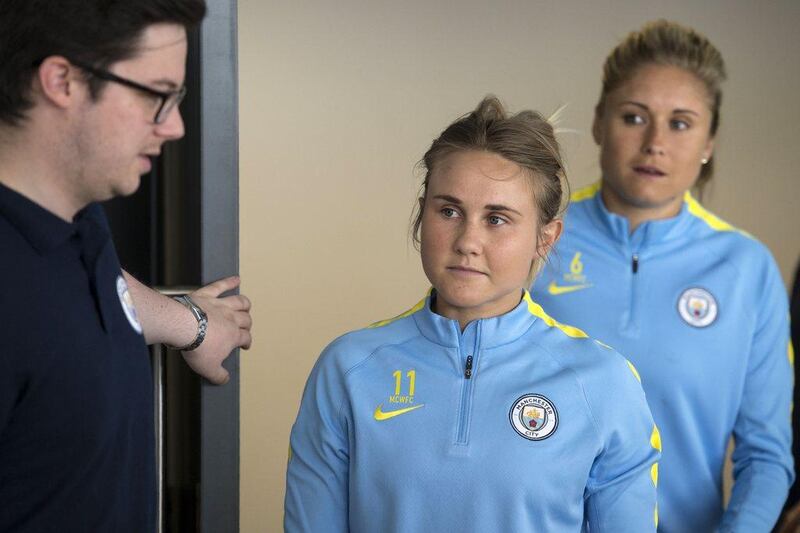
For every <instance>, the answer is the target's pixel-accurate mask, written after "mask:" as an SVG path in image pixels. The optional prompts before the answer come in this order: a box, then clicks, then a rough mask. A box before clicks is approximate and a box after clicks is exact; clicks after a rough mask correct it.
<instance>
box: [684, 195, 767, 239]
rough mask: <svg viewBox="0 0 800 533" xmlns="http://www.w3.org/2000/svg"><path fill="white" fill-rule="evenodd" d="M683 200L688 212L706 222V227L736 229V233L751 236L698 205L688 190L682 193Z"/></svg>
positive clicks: (726, 229)
mask: <svg viewBox="0 0 800 533" xmlns="http://www.w3.org/2000/svg"><path fill="white" fill-rule="evenodd" d="M683 201H684V202H685V203H686V209H687V210H688V211H689V213H691V214H693V215H694V216H696V217H697V218H699V219H700V220H702V221H703V222H705V223H706V224H708V227H710V228H711V229H713V230H716V231H736V232H738V233H741V234H742V235H745V236H747V237H750V238H752V236H751V235H750V234H749V233H747V232H746V231H742V230H740V229H738V228H735V227H733V226H732V225H730V224H728V223H727V222H725V221H724V220H722V219H721V218H719V217H718V216H717V215H715V214H714V213H712V212H711V211H709V210H708V209H706V208H705V207H703V206H702V205H700V202H698V201H697V200H695V198H694V196H692V193H690V192H689V191H686V192H685V193H684V194H683Z"/></svg>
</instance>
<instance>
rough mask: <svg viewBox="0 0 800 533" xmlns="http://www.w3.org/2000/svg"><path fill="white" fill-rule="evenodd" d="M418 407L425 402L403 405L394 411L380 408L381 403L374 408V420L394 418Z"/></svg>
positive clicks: (423, 405) (422, 405) (381, 406)
mask: <svg viewBox="0 0 800 533" xmlns="http://www.w3.org/2000/svg"><path fill="white" fill-rule="evenodd" d="M420 407H425V404H424V403H423V404H421V405H415V406H414V407H405V408H403V409H398V410H396V411H387V412H384V411H382V410H381V409H382V408H383V404H380V405H379V406H378V407H376V408H375V415H374V416H375V420H378V421H381V420H389V419H390V418H394V417H396V416H400V415H404V414H406V413H410V412H411V411H413V410H414V409H419V408H420Z"/></svg>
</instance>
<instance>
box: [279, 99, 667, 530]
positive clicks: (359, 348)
mask: <svg viewBox="0 0 800 533" xmlns="http://www.w3.org/2000/svg"><path fill="white" fill-rule="evenodd" d="M423 163H424V168H425V170H426V172H427V173H426V176H425V181H424V183H423V187H422V194H421V197H420V199H419V211H418V213H417V218H416V222H415V224H414V235H415V239H416V240H417V242H418V243H419V245H420V249H421V255H422V266H423V270H424V271H425V274H426V276H427V277H428V279H429V280H430V282H431V285H432V286H433V288H432V289H431V291H430V292H429V293H428V295H427V296H426V297H425V298H423V299H422V300H421V301H420V302H419V303H418V304H417V305H416V306H414V307H413V308H411V309H410V310H408V311H406V312H405V313H403V314H401V315H399V316H398V317H396V318H393V319H389V320H384V321H381V322H377V323H375V324H373V325H372V326H370V327H369V328H366V329H363V330H359V331H355V332H352V333H348V334H346V335H344V336H342V337H340V338H339V339H337V340H335V341H334V342H333V343H331V344H330V345H329V346H328V347H327V348H326V349H325V351H324V352H323V354H322V355H321V356H320V358H319V360H318V362H317V364H316V365H315V367H314V369H313V370H312V372H311V376H310V377H309V379H308V383H307V385H306V388H305V392H304V394H303V400H302V404H301V406H300V412H299V414H298V415H297V421H296V422H295V425H294V427H293V428H292V435H291V448H290V453H291V455H290V459H289V465H288V473H287V481H286V507H285V529H286V531H287V532H289V533H293V532H297V531H309V532H320V531H326V532H344V531H354V532H376V531H380V532H393V531H398V532H399V531H402V532H428V531H429V532H437V533H438V532H443V531H459V532H470V531H474V532H482V533H486V532H493V531H496V532H510V531H543V532H544V531H554V532H555V531H558V532H562V531H563V532H567V531H573V532H576V533H577V532H578V531H581V529H582V527H588V528H590V530H591V531H614V532H625V531H630V532H636V533H640V532H646V531H655V522H656V510H655V504H656V497H655V490H656V489H655V484H656V482H657V475H658V466H657V463H656V461H657V459H658V455H659V449H660V440H659V435H658V431H657V430H656V428H655V426H654V425H653V421H652V418H651V416H650V413H649V410H648V408H647V405H646V401H645V398H644V394H643V393H642V390H641V386H640V384H639V382H638V380H637V377H636V375H635V369H634V368H633V367H632V366H631V365H630V363H628V362H627V361H626V360H625V359H624V358H623V357H621V356H620V355H619V354H618V353H616V352H614V351H613V350H611V349H609V348H608V347H606V346H603V345H601V344H599V343H597V342H595V341H593V340H591V339H589V338H588V337H587V336H586V334H585V333H583V332H582V331H580V330H578V329H576V328H573V327H570V326H565V325H562V324H559V323H558V322H556V321H554V320H553V319H552V318H550V317H549V316H548V315H547V314H546V313H545V312H544V311H543V310H542V308H541V307H539V305H537V304H536V303H535V302H534V301H533V300H531V298H530V295H529V293H528V292H527V291H526V290H525V288H526V287H527V286H528V285H529V284H530V282H531V279H532V277H533V275H534V273H535V272H536V267H537V266H538V264H539V263H540V262H541V261H542V260H543V259H544V258H545V257H546V256H547V252H548V251H549V249H550V248H551V247H552V245H553V243H554V242H555V241H556V240H557V239H558V236H559V234H560V232H561V220H560V217H559V215H560V213H561V206H562V205H563V204H564V203H565V202H564V200H565V193H564V184H565V182H564V176H563V165H562V162H561V157H560V155H559V149H558V144H557V143H556V140H555V137H554V135H553V129H552V127H551V126H550V124H549V123H548V122H547V121H546V120H544V119H543V118H542V117H541V116H540V115H539V114H538V113H535V112H532V111H523V112H521V113H518V114H515V115H509V114H508V113H506V111H505V110H504V109H503V106H502V105H501V104H500V102H499V101H497V99H495V98H487V99H485V100H484V101H482V102H481V103H480V105H479V106H478V107H477V108H476V109H475V110H474V111H473V112H471V113H469V114H467V115H465V116H463V117H462V118H460V119H458V120H456V121H455V122H454V123H453V124H451V125H450V126H448V127H447V128H446V129H445V130H444V132H442V134H441V135H440V136H439V137H438V138H437V139H436V140H435V141H434V142H433V144H432V145H431V147H430V149H429V150H428V152H427V153H426V154H425V156H424V158H423Z"/></svg>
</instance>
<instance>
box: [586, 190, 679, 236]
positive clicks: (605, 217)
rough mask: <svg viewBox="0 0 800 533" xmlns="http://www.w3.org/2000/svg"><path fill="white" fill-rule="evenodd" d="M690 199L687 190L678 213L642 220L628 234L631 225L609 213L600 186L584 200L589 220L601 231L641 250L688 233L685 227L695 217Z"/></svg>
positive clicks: (621, 217)
mask: <svg viewBox="0 0 800 533" xmlns="http://www.w3.org/2000/svg"><path fill="white" fill-rule="evenodd" d="M692 200H693V199H692V197H691V195H690V194H689V193H688V192H687V193H686V194H685V195H684V199H683V203H682V204H681V210H680V211H679V212H678V214H677V215H675V216H674V217H671V218H665V219H661V220H649V221H647V222H642V223H641V224H639V227H637V228H636V229H635V230H634V231H633V233H630V225H629V224H628V219H627V218H625V217H623V216H620V215H617V214H616V213H612V212H611V211H609V210H608V208H606V205H605V203H604V202H603V195H602V194H601V193H600V189H599V188H598V189H597V192H596V193H595V194H594V195H593V196H592V197H591V198H589V199H587V200H585V202H586V204H587V205H586V208H587V211H588V213H589V215H590V216H591V218H592V220H593V221H594V222H595V223H596V224H597V225H598V226H599V227H601V228H603V229H604V230H605V231H604V232H603V233H605V234H606V235H608V236H609V237H610V238H611V239H612V240H613V241H615V242H618V243H620V244H623V245H626V246H628V247H629V248H631V249H635V250H643V249H645V248H647V247H649V246H652V245H654V244H657V243H659V242H666V241H670V240H674V239H679V238H681V237H685V236H686V235H687V230H688V228H689V226H690V225H691V224H692V223H693V221H694V219H695V217H694V216H693V215H692V214H691V213H690V212H689V209H688V204H689V202H690V201H692Z"/></svg>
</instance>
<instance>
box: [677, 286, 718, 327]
mask: <svg viewBox="0 0 800 533" xmlns="http://www.w3.org/2000/svg"><path fill="white" fill-rule="evenodd" d="M717 311H718V309H717V300H716V299H715V298H714V296H713V295H712V294H711V293H710V292H708V291H707V290H705V289H701V288H699V287H692V288H691V289H686V290H685V291H683V294H681V297H680V298H679V299H678V313H680V315H681V318H682V319H683V320H684V321H685V322H686V323H687V324H689V325H690V326H694V327H696V328H704V327H706V326H710V325H711V324H713V323H714V321H715V320H716V319H717Z"/></svg>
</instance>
